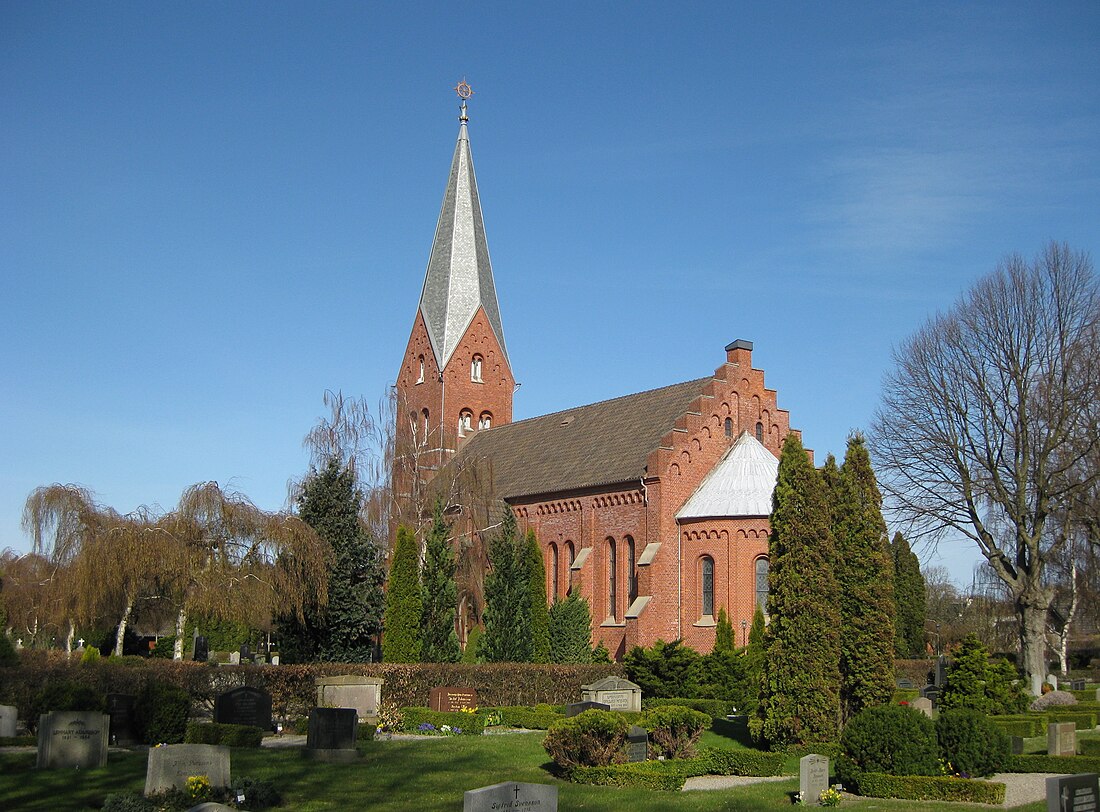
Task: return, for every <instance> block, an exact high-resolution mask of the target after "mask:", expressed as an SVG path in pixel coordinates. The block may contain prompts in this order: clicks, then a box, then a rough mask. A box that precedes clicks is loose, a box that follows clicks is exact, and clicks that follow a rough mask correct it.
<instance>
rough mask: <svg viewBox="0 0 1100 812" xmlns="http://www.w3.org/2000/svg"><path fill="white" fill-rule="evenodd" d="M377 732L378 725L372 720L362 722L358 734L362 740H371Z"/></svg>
mask: <svg viewBox="0 0 1100 812" xmlns="http://www.w3.org/2000/svg"><path fill="white" fill-rule="evenodd" d="M377 732H378V725H375V724H371V723H370V722H360V723H359V733H358V734H357V736H358V739H359V741H361V742H364V741H371V740H372V739H373V738H374V734H375V733H377Z"/></svg>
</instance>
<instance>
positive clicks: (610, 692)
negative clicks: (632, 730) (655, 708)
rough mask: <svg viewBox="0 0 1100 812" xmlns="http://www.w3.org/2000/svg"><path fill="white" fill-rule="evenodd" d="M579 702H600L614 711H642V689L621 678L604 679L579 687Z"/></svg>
mask: <svg viewBox="0 0 1100 812" xmlns="http://www.w3.org/2000/svg"><path fill="white" fill-rule="evenodd" d="M581 701H583V702H602V703H603V704H605V705H607V706H608V707H610V708H611V710H613V711H615V710H617V711H638V712H640V711H641V710H642V688H641V686H639V685H635V684H634V683H633V682H631V681H630V680H625V679H623V678H622V677H604V678H603V679H601V680H597V681H596V682H593V683H592V684H591V685H582V686H581Z"/></svg>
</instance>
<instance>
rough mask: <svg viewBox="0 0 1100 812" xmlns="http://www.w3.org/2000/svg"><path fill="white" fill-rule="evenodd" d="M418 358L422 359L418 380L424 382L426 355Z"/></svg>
mask: <svg viewBox="0 0 1100 812" xmlns="http://www.w3.org/2000/svg"><path fill="white" fill-rule="evenodd" d="M418 360H419V361H420V377H419V378H417V379H416V382H417V383H424V356H423V355H421V356H420V358H419V359H418Z"/></svg>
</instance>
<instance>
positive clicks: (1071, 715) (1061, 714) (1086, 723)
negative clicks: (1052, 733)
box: [1043, 710, 1096, 733]
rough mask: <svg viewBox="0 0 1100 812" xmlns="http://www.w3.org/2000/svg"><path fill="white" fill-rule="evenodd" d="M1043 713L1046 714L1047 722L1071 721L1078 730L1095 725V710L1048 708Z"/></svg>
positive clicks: (1088, 728)
mask: <svg viewBox="0 0 1100 812" xmlns="http://www.w3.org/2000/svg"><path fill="white" fill-rule="evenodd" d="M1043 715H1044V716H1046V718H1047V722H1048V723H1053V722H1073V723H1074V724H1075V725H1076V726H1077V729H1078V730H1092V729H1094V728H1095V727H1096V713H1095V711H1093V712H1089V711H1079V710H1048V711H1044V712H1043ZM1043 732H1044V733H1045V732H1046V731H1045V730H1044V731H1043Z"/></svg>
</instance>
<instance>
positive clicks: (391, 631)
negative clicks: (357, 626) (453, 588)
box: [382, 525, 424, 663]
mask: <svg viewBox="0 0 1100 812" xmlns="http://www.w3.org/2000/svg"><path fill="white" fill-rule="evenodd" d="M418 554H419V550H418V548H417V544H416V536H414V535H413V532H412V530H410V529H409V528H407V527H405V526H404V525H401V526H400V527H398V528H397V543H396V544H395V545H394V548H393V561H392V562H390V580H389V583H388V584H387V585H386V613H385V615H384V616H383V618H382V625H383V635H382V659H383V660H384V661H385V662H388V663H418V662H420V645H421V641H420V618H421V615H422V614H423V611H424V606H423V603H422V600H421V594H420V572H419V569H418V564H419V562H418V560H417V559H418V557H419V555H418Z"/></svg>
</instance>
